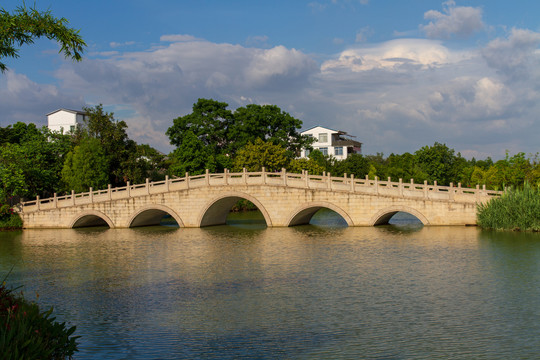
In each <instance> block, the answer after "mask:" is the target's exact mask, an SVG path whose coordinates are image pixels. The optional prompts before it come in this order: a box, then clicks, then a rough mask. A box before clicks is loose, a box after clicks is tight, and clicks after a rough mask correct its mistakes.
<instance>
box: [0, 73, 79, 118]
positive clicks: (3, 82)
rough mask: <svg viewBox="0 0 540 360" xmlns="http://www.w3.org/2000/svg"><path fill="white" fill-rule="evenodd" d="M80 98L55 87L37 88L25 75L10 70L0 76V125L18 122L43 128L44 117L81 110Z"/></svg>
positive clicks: (42, 86) (38, 85) (41, 85)
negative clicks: (70, 109)
mask: <svg viewBox="0 0 540 360" xmlns="http://www.w3.org/2000/svg"><path fill="white" fill-rule="evenodd" d="M83 105H84V101H83V100H82V97H80V96H74V95H71V94H70V93H66V92H61V91H59V89H58V88H57V87H56V86H54V85H43V84H37V83H35V82H33V81H31V80H30V79H29V78H28V77H27V76H26V75H22V74H17V73H16V72H15V71H14V70H9V71H7V72H6V73H4V74H3V75H2V76H0V108H1V109H2V111H1V112H0V125H1V126H7V125H9V124H13V123H15V122H18V121H22V122H27V123H28V122H33V123H35V124H36V125H38V126H43V125H46V117H45V114H47V113H49V112H51V111H53V110H56V109H59V108H62V107H65V108H80V107H81V106H83Z"/></svg>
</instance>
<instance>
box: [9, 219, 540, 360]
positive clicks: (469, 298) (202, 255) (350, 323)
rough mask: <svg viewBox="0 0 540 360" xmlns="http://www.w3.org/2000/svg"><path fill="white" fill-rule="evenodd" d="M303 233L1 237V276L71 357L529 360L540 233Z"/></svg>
mask: <svg viewBox="0 0 540 360" xmlns="http://www.w3.org/2000/svg"><path fill="white" fill-rule="evenodd" d="M314 222H315V223H317V224H319V225H308V226H300V227H294V228H265V227H264V224H263V223H261V222H260V221H258V220H253V219H246V218H245V217H243V216H242V215H235V216H234V217H232V218H231V219H230V224H231V225H228V226H218V227H211V228H203V229H178V228H173V227H152V228H136V229H112V230H111V229H103V228H91V229H77V230H25V231H19V232H2V233H0V274H6V273H7V272H8V271H9V270H10V268H11V267H12V266H14V269H13V272H12V274H11V275H10V277H9V279H8V284H10V285H13V286H17V285H19V284H21V285H24V293H25V296H26V297H27V298H29V299H35V298H36V294H39V300H38V302H39V303H40V304H41V305H42V306H43V307H44V308H46V307H49V306H54V308H55V314H56V316H57V318H58V319H60V320H62V321H67V322H68V323H69V324H70V325H76V326H77V332H76V335H80V336H82V338H81V339H80V345H79V349H80V352H79V353H78V354H77V355H76V358H77V359H178V358H185V359H195V358H220V359H241V358H250V359H252V358H258V359H274V358H287V359H437V358H439V359H472V358H474V359H510V358H515V359H517V358H519V359H538V358H539V356H540V355H539V354H540V234H532V233H528V234H527V233H521V234H520V233H497V232H489V231H482V230H480V229H478V228H475V227H422V226H419V225H405V226H382V227H374V228H348V227H345V226H343V223H342V222H341V221H340V219H336V218H333V217H331V216H327V214H324V213H323V215H321V216H319V218H318V219H315V220H314ZM405 222H406V221H405ZM323 225H324V226H323Z"/></svg>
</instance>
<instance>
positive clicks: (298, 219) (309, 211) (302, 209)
mask: <svg viewBox="0 0 540 360" xmlns="http://www.w3.org/2000/svg"><path fill="white" fill-rule="evenodd" d="M322 208H327V209H330V210H332V211H335V212H336V213H338V214H339V215H340V216H341V217H342V218H343V219H344V220H345V221H346V222H347V225H348V226H354V222H353V221H352V219H351V217H350V216H349V214H347V213H346V212H345V210H343V209H342V208H340V207H339V206H336V205H334V204H332V203H329V202H324V201H319V202H309V203H305V204H302V205H300V206H299V207H297V208H296V209H295V210H294V211H293V212H292V213H291V216H289V219H288V220H287V226H296V225H303V224H309V221H310V220H311V218H312V217H313V215H314V214H315V213H316V212H317V211H319V210H320V209H322Z"/></svg>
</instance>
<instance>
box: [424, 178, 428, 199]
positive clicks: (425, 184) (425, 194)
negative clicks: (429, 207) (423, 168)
mask: <svg viewBox="0 0 540 360" xmlns="http://www.w3.org/2000/svg"><path fill="white" fill-rule="evenodd" d="M424 198H425V199H427V198H428V184H427V180H424Z"/></svg>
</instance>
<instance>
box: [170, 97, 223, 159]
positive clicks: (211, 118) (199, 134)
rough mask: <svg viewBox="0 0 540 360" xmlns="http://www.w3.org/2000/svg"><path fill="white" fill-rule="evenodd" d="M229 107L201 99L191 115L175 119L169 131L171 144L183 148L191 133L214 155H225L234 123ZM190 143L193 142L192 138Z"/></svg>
mask: <svg viewBox="0 0 540 360" xmlns="http://www.w3.org/2000/svg"><path fill="white" fill-rule="evenodd" d="M227 106H228V104H227V103H223V102H218V101H215V100H208V99H199V100H198V101H197V102H196V103H195V104H193V112H192V113H191V114H188V115H185V116H181V117H178V118H176V119H174V120H173V125H172V126H171V127H170V128H169V129H167V132H166V134H167V136H168V137H169V139H170V141H171V144H172V145H174V146H176V147H181V146H182V144H183V143H184V141H187V140H186V134H187V132H191V133H192V134H193V135H195V137H196V138H197V139H198V140H199V141H200V142H201V144H203V146H205V147H207V148H209V150H210V151H211V152H212V154H214V155H217V154H222V153H224V150H226V149H227V147H228V144H229V140H228V136H227V132H228V129H229V125H230V124H231V122H232V121H233V115H232V112H231V111H230V110H228V109H227ZM189 141H192V137H191V136H189Z"/></svg>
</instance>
